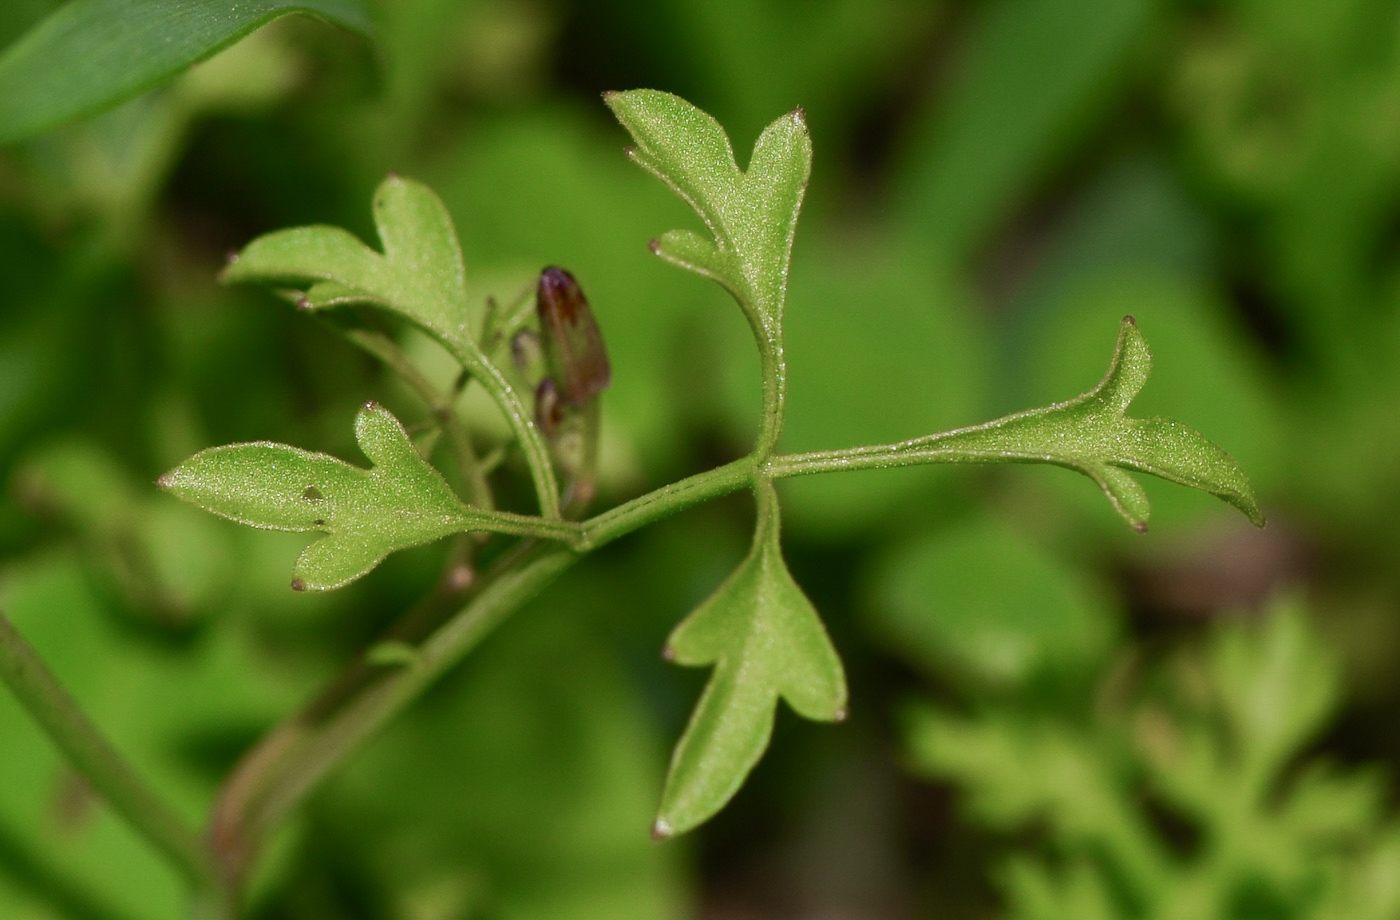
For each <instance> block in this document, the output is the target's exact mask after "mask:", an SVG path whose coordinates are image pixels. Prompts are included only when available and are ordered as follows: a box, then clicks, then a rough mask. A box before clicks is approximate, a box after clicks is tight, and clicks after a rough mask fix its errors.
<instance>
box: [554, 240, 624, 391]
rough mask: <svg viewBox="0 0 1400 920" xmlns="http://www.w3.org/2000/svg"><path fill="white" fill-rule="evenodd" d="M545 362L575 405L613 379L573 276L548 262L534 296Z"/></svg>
mask: <svg viewBox="0 0 1400 920" xmlns="http://www.w3.org/2000/svg"><path fill="white" fill-rule="evenodd" d="M535 307H536V309H537V310H538V311H539V317H540V335H541V338H542V339H543V343H544V354H545V363H546V365H547V366H548V368H549V376H550V377H552V378H554V380H555V381H556V383H557V385H558V387H559V391H560V393H559V395H560V396H562V397H563V399H564V401H565V402H566V403H568V404H569V405H571V406H574V407H575V408H579V407H582V406H584V405H586V404H587V403H588V401H589V400H590V399H592V398H593V397H595V396H597V395H598V394H599V393H601V392H603V391H604V390H605V389H607V387H608V382H609V381H610V380H611V379H612V369H611V368H610V367H609V366H608V353H607V350H606V349H604V348H603V336H602V334H601V333H599V331H598V324H597V323H596V322H594V320H593V311H592V310H590V309H588V300H587V299H586V298H585V297H584V296H583V290H582V289H581V288H580V287H579V286H578V282H577V281H575V280H574V276H573V275H571V274H569V273H568V272H566V271H564V269H562V268H555V267H554V266H550V267H549V268H546V269H545V270H544V271H542V272H540V285H539V291H538V293H537V295H536V298H535Z"/></svg>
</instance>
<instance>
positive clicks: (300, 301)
mask: <svg viewBox="0 0 1400 920" xmlns="http://www.w3.org/2000/svg"><path fill="white" fill-rule="evenodd" d="M296 307H297V309H298V310H301V311H302V312H303V313H304V312H306V311H307V310H310V309H311V298H310V297H307V296H306V295H305V294H302V295H301V296H300V297H298V298H297V303H296Z"/></svg>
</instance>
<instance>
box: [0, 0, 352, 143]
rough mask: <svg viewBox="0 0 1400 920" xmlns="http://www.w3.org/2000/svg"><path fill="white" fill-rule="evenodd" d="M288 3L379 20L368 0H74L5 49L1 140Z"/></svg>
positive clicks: (123, 89)
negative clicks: (217, 0)
mask: <svg viewBox="0 0 1400 920" xmlns="http://www.w3.org/2000/svg"><path fill="white" fill-rule="evenodd" d="M289 13H309V14H311V15H313V16H316V17H318V18H321V19H325V20H327V21H329V22H333V23H335V24H336V25H339V26H343V27H345V28H347V29H354V30H355V31H357V32H361V33H365V34H368V33H369V32H371V31H372V30H373V27H374V26H373V23H372V22H371V20H370V17H369V13H368V12H367V11H366V10H365V8H364V5H363V3H361V2H360V0H244V2H241V3H201V2H189V0H183V2H181V0H73V2H71V3H68V4H66V5H65V6H63V7H61V8H59V9H58V10H57V11H56V12H55V13H53V15H51V16H49V17H48V18H47V19H45V20H43V21H42V22H40V23H39V24H38V25H37V26H35V27H34V28H33V29H31V30H30V31H29V32H27V33H26V34H25V35H24V36H23V37H22V38H20V39H19V40H18V41H17V42H15V43H14V44H13V45H11V46H9V47H8V48H6V49H5V51H4V54H3V55H0V143H9V142H11V141H16V140H20V139H22V138H25V137H29V136H32V135H35V134H40V133H42V132H44V131H47V130H49V129H50V128H55V127H57V126H58V125H60V124H62V123H64V122H66V121H71V120H73V119H75V118H79V117H81V116H84V115H91V114H94V113H96V112H99V111H101V110H103V109H106V108H110V107H111V106H114V105H116V104H117V103H119V102H122V101H124V100H126V99H130V98H131V97H132V96H136V95H138V94H140V93H143V92H145V91H147V90H150V89H154V88H155V87H157V86H159V85H160V84H162V83H165V82H166V81H168V80H171V79H173V78H175V77H176V76H178V75H179V74H180V73H182V72H183V71H184V70H185V68H187V67H189V65H191V64H194V63H195V62H197V61H202V60H204V59H205V58H208V57H210V56H211V55H213V54H214V53H216V52H217V51H219V50H221V49H223V48H225V47H227V46H228V45H231V44H233V43H234V42H236V41H238V40H239V39H241V38H242V37H243V36H245V35H247V34H248V33H249V32H252V31H253V30H254V29H257V28H258V27H260V26H262V25H265V24H266V23H268V22H271V21H272V20H274V19H277V18H278V17H281V16H285V15H287V14H289Z"/></svg>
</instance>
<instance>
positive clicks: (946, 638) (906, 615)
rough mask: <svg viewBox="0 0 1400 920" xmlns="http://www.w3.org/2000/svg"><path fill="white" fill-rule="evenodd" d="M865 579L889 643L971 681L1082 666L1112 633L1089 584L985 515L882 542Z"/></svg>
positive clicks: (1111, 622) (1025, 678) (982, 683)
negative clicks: (882, 548) (908, 538)
mask: <svg viewBox="0 0 1400 920" xmlns="http://www.w3.org/2000/svg"><path fill="white" fill-rule="evenodd" d="M872 582H873V584H872V588H873V590H872V591H871V595H872V601H873V603H872V605H871V607H872V609H873V611H874V613H875V614H876V616H877V617H878V619H877V620H876V625H877V627H878V629H879V631H880V632H881V633H882V634H883V636H884V637H886V638H887V645H888V647H889V649H890V650H891V651H892V652H895V653H896V654H898V655H900V656H901V657H902V658H904V659H906V660H908V661H911V662H912V663H914V664H916V665H922V666H924V667H926V668H928V669H929V670H930V671H931V672H933V673H934V674H937V675H940V676H945V677H946V676H952V677H954V678H958V679H960V680H961V682H964V683H966V684H970V685H971V686H973V687H977V688H990V689H995V690H1010V689H1013V688H1016V687H1020V686H1024V685H1026V684H1027V683H1028V682H1030V681H1031V680H1032V679H1033V678H1035V677H1039V676H1042V675H1045V674H1051V673H1053V674H1075V673H1079V672H1082V671H1084V670H1086V667H1087V666H1089V665H1091V664H1097V663H1098V662H1099V661H1100V660H1101V659H1102V658H1103V657H1104V654H1105V652H1107V651H1108V649H1109V648H1110V647H1111V646H1112V644H1113V640H1114V638H1115V632H1116V630H1115V626H1116V618H1115V615H1114V611H1113V609H1112V608H1111V607H1110V606H1109V605H1108V604H1107V603H1106V601H1105V599H1104V598H1102V597H1100V592H1099V591H1098V590H1097V587H1098V586H1097V585H1095V584H1094V583H1093V582H1092V581H1091V580H1090V579H1088V578H1087V577H1086V576H1085V574H1084V573H1082V572H1080V571H1078V570H1077V569H1076V568H1075V567H1073V566H1070V565H1068V564H1066V563H1065V562H1064V561H1062V560H1060V559H1058V558H1057V557H1055V556H1054V555H1053V554H1051V553H1047V552H1045V551H1044V550H1043V549H1042V548H1041V547H1039V546H1037V545H1036V544H1035V543H1034V542H1032V541H1030V540H1027V539H1026V538H1025V537H1024V536H1023V535H1021V534H1020V533H1018V532H1017V531H1015V530H1013V529H1011V528H1009V527H1006V526H1004V525H1001V524H999V523H996V522H993V521H988V520H982V519H976V520H973V521H971V522H969V523H967V524H963V525H958V526H955V527H953V528H952V529H951V530H949V531H946V532H940V533H937V534H923V535H921V536H920V537H919V538H917V539H915V540H912V541H905V542H903V543H901V544H899V545H895V546H892V547H889V548H888V549H887V550H886V552H885V553H884V554H883V557H882V558H881V559H880V560H879V564H878V566H877V567H876V570H875V573H874V577H873V578H872Z"/></svg>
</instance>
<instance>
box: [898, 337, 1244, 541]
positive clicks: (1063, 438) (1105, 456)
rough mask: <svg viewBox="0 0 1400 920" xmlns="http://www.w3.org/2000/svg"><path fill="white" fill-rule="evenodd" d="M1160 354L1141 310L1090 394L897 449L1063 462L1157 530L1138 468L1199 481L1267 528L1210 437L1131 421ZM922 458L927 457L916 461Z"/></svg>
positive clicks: (1162, 423)
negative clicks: (1146, 333)
mask: <svg viewBox="0 0 1400 920" xmlns="http://www.w3.org/2000/svg"><path fill="white" fill-rule="evenodd" d="M1151 368H1152V354H1151V352H1149V351H1148V349H1147V342H1146V341H1145V340H1144V339H1143V337H1142V333H1141V332H1140V331H1139V330H1138V326H1137V321H1136V320H1134V319H1133V318H1132V317H1131V316H1127V317H1124V318H1123V325H1122V327H1121V328H1120V329H1119V332H1118V345H1117V348H1116V350H1115V351H1114V355H1113V361H1112V363H1111V364H1110V365H1109V368H1108V373H1107V374H1106V375H1105V376H1104V378H1103V380H1102V381H1100V383H1099V385H1098V386H1096V387H1094V388H1093V389H1092V390H1090V391H1089V392H1087V393H1085V394H1083V395H1082V396H1078V397H1075V398H1074V399H1071V400H1069V401H1067V402H1062V403H1056V404H1055V405H1052V406H1046V407H1045V408H1043V409H1032V410H1030V411H1028V412H1018V413H1016V414H1015V415H1008V416H1006V417H1004V418H1000V419H997V420H996V421H992V422H987V423H986V424H983V425H976V426H973V427H971V428H963V429H960V430H958V431H951V432H947V433H944V434H936V435H930V436H928V437H926V438H918V439H915V440H912V441H905V442H903V443H902V444H898V445H895V447H894V448H893V449H892V450H891V451H890V454H891V456H892V457H895V458H899V457H908V458H910V461H909V462H919V460H920V459H922V460H934V459H942V460H945V461H951V462H960V461H968V462H983V463H985V462H989V461H1002V462H1006V463H1053V464H1056V465H1058V466H1064V467H1068V468H1069V469H1073V470H1078V471H1079V472H1081V473H1083V474H1084V475H1086V476H1088V477H1089V478H1090V479H1093V480H1094V481H1095V482H1096V483H1098V484H1099V488H1101V489H1103V492H1104V495H1106V496H1107V497H1108V500H1109V501H1110V502H1111V503H1112V504H1113V507H1114V508H1115V509H1116V510H1117V511H1118V513H1119V514H1121V515H1122V516H1123V517H1124V518H1125V519H1126V520H1127V521H1128V523H1129V524H1132V525H1133V526H1134V527H1135V528H1137V529H1138V530H1146V529H1147V516H1148V511H1149V508H1148V502H1147V493H1146V492H1144V491H1143V489H1142V486H1141V485H1139V484H1138V482H1137V481H1136V480H1135V479H1133V477H1132V476H1131V475H1129V473H1128V471H1129V470H1133V471H1135V472H1140V473H1150V474H1152V475H1153V476H1158V477H1161V478H1162V479H1166V480H1168V481H1169V482H1175V483H1179V484H1181V485H1184V486H1190V487H1191V488H1193V489H1200V490H1202V491H1204V492H1209V493H1210V494H1211V495H1214V496H1216V497H1217V498H1220V499H1221V500H1223V501H1225V502H1228V503H1229V504H1231V505H1234V506H1235V507H1236V508H1238V509H1240V510H1241V511H1243V512H1244V513H1245V514H1246V515H1247V516H1248V517H1249V519H1250V520H1251V521H1253V522H1254V523H1255V524H1256V525H1257V526H1260V527H1262V526H1263V525H1264V515H1263V512H1262V511H1261V510H1260V509H1259V504H1258V502H1257V501H1256V500H1255V498H1254V491H1253V489H1251V488H1250V485H1249V479H1248V478H1247V477H1246V476H1245V474H1244V470H1242V469H1240V465H1239V464H1238V463H1236V462H1235V459H1234V458H1233V457H1231V456H1230V455H1229V454H1227V453H1226V452H1225V451H1223V450H1221V449H1220V448H1219V447H1216V446H1215V445H1214V444H1212V443H1211V442H1210V441H1209V440H1207V438H1206V437H1205V435H1203V434H1201V433H1200V432H1199V431H1196V430H1195V429H1194V428H1189V427H1187V426H1186V425H1183V424H1182V423H1180V422H1178V421H1175V420H1174V419H1168V418H1146V419H1137V418H1129V417H1128V415H1127V410H1128V406H1129V405H1130V404H1131V403H1132V401H1133V399H1134V398H1135V397H1136V396H1137V394H1138V392H1139V391H1140V390H1141V389H1142V386H1143V384H1144V383H1146V382H1147V375H1148V372H1149V371H1150V370H1151ZM915 458H918V459H915Z"/></svg>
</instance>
